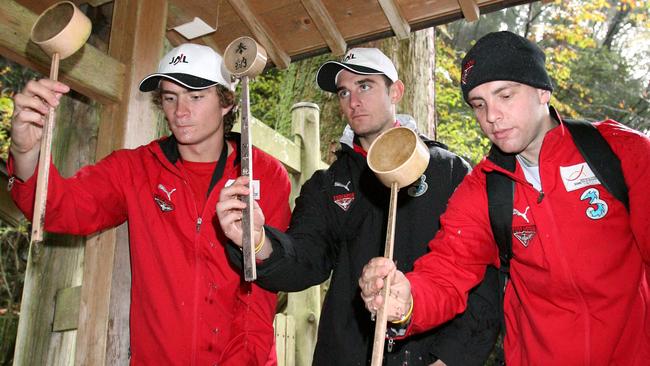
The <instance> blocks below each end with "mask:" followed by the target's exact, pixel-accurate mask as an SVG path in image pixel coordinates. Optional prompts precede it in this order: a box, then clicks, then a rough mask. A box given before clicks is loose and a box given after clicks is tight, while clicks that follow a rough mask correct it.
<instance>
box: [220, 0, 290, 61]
mask: <svg viewBox="0 0 650 366" xmlns="http://www.w3.org/2000/svg"><path fill="white" fill-rule="evenodd" d="M228 2H229V3H230V5H231V6H232V8H233V9H234V10H235V12H237V14H238V15H239V17H240V18H241V20H242V21H243V22H244V24H246V26H247V27H248V29H249V30H250V31H251V33H252V34H253V36H254V37H255V39H256V40H257V42H259V43H260V45H261V46H262V47H264V49H266V52H267V53H268V55H269V57H270V58H271V61H273V63H274V64H275V66H276V67H277V68H279V69H286V68H287V67H289V64H290V63H291V58H290V57H289V55H288V54H287V52H286V51H285V50H283V49H282V47H280V45H279V44H278V42H277V41H276V40H275V37H273V35H272V34H271V32H270V31H269V30H268V28H267V27H266V26H265V25H264V22H263V20H262V19H261V18H258V17H257V16H256V15H255V13H253V10H252V9H251V8H250V6H249V5H248V3H249V1H247V0H228ZM235 38H236V37H235Z"/></svg>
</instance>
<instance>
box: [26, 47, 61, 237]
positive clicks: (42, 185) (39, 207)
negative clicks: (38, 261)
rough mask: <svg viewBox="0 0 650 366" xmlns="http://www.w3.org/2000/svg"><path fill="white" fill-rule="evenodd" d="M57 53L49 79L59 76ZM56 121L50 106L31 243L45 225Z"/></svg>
mask: <svg viewBox="0 0 650 366" xmlns="http://www.w3.org/2000/svg"><path fill="white" fill-rule="evenodd" d="M59 60H60V57H59V53H58V52H55V53H53V54H52V64H51V65H50V79H51V80H54V81H57V79H58V78H59ZM55 123H56V111H55V109H54V107H50V109H49V112H48V114H47V120H46V121H45V124H44V125H43V135H42V137H41V151H40V156H39V158H38V177H37V180H36V196H35V202H34V217H33V220H32V237H31V240H30V248H31V247H32V244H34V243H35V244H39V243H41V242H42V241H43V227H44V225H45V206H46V201H47V185H48V180H49V177H50V161H51V156H52V135H53V134H54V125H55Z"/></svg>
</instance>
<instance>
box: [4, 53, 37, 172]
mask: <svg viewBox="0 0 650 366" xmlns="http://www.w3.org/2000/svg"><path fill="white" fill-rule="evenodd" d="M37 76H38V73H36V72H34V71H31V70H30V69H28V68H26V67H22V66H20V65H18V64H15V63H13V62H11V61H7V60H5V59H4V58H2V57H0V159H2V160H6V159H7V154H8V152H9V143H10V141H9V134H10V130H11V116H12V114H13V111H14V104H13V100H12V99H11V98H13V96H14V94H15V93H17V92H18V91H19V90H20V89H21V88H22V87H23V86H24V85H25V84H26V83H27V81H28V80H30V79H33V78H35V77H37Z"/></svg>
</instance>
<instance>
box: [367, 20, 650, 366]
mask: <svg viewBox="0 0 650 366" xmlns="http://www.w3.org/2000/svg"><path fill="white" fill-rule="evenodd" d="M544 64H545V56H544V53H543V52H542V51H541V49H539V48H538V47H537V45H535V44H534V43H532V42H530V41H529V40H527V39H525V38H523V37H520V36H517V35H515V34H513V33H510V32H496V33H490V34H488V35H486V36H485V37H483V38H482V39H480V40H479V41H478V42H477V43H476V45H475V46H474V47H473V48H472V49H471V50H470V51H469V52H468V53H467V55H466V56H465V58H464V59H463V63H462V78H461V83H462V85H461V87H462V91H463V95H464V97H465V100H466V101H467V103H468V104H469V105H470V106H471V107H472V109H473V110H474V114H475V115H476V119H477V120H478V122H479V125H480V127H481V129H482V130H483V132H484V133H485V134H486V135H487V137H488V138H489V139H490V141H492V143H493V149H492V151H491V153H490V156H489V157H488V159H484V160H483V161H482V162H481V163H480V164H478V165H477V166H476V168H475V169H474V170H473V171H472V173H471V174H470V175H469V176H467V177H466V178H465V180H464V181H463V182H462V183H461V184H460V186H459V187H458V189H457V190H456V191H455V193H454V195H453V196H452V197H451V199H450V201H449V205H448V207H447V211H446V213H445V214H444V215H443V216H442V218H441V225H442V228H441V230H440V231H439V232H438V234H437V236H436V237H435V238H434V240H432V241H431V242H430V243H429V246H430V248H431V251H430V254H428V255H426V256H424V257H422V258H420V259H419V260H418V262H416V264H415V268H414V271H413V272H411V273H408V274H406V276H405V275H404V274H403V273H401V272H399V271H395V266H394V264H393V263H391V262H390V261H387V260H385V259H384V258H375V259H373V260H371V261H370V263H369V264H368V265H367V266H366V267H365V268H364V272H363V274H362V276H361V278H360V279H359V286H360V287H361V292H362V298H363V299H364V301H365V302H366V307H367V308H368V309H369V310H370V311H376V309H377V308H379V307H380V306H382V304H383V302H384V299H383V297H382V296H381V295H380V294H379V290H380V289H381V288H382V287H383V285H384V280H385V278H386V276H387V275H388V274H389V273H393V272H394V273H395V275H394V277H393V281H392V282H391V283H392V286H393V287H391V295H392V296H395V297H397V298H399V299H400V300H401V301H402V302H407V303H408V304H410V306H411V308H410V309H411V312H409V314H411V315H410V325H409V329H408V334H414V333H418V332H421V331H423V330H426V329H428V328H430V327H433V326H436V325H437V324H440V323H441V322H444V321H445V320H447V319H449V318H451V317H453V316H454V315H455V314H456V313H458V312H461V311H463V309H464V308H465V303H466V300H467V293H468V291H469V290H470V289H471V288H472V287H474V286H475V285H476V284H477V283H478V282H479V281H480V280H481V276H482V275H483V273H484V271H485V267H486V266H488V265H494V266H499V265H500V260H499V253H498V248H497V245H496V242H495V239H494V235H493V232H492V229H491V226H490V217H489V214H488V203H487V195H486V173H490V172H499V173H501V174H503V175H505V176H507V177H508V178H509V179H510V180H512V182H513V185H514V197H513V212H512V258H511V259H510V277H509V281H508V282H507V285H506V288H505V296H504V303H503V311H504V315H505V323H506V336H505V341H504V349H505V356H506V362H507V364H508V365H510V366H516V365H647V364H648V360H650V318H649V316H650V313H648V302H649V301H650V300H649V299H650V292H649V289H648V283H647V277H646V271H647V268H648V267H647V265H646V264H647V263H650V210H648V207H650V193H649V191H648V187H647V186H648V183H649V182H650V169H649V168H650V139H649V138H648V137H647V136H645V135H643V134H641V133H639V132H636V131H634V130H631V129H628V128H626V127H625V126H623V125H621V124H619V123H617V122H614V121H612V120H606V121H603V122H598V123H595V124H594V125H595V127H596V128H597V130H598V132H599V133H600V134H601V135H602V136H603V137H604V139H605V140H606V141H607V143H608V144H609V145H610V147H611V149H612V150H613V152H614V153H615V154H616V156H617V157H618V158H619V159H620V161H621V167H622V170H623V174H624V177H625V183H626V186H627V189H628V195H629V211H628V210H627V209H626V207H625V205H624V204H623V203H622V202H621V201H619V200H618V199H616V198H615V197H614V196H613V195H612V194H611V193H610V192H609V191H608V190H607V189H605V187H604V186H603V185H602V184H601V182H600V181H599V180H598V178H596V176H595V175H594V173H593V172H592V171H591V169H590V168H589V166H588V165H587V164H586V162H585V159H584V157H583V156H582V154H581V153H580V152H579V151H578V149H577V147H576V145H575V143H574V142H573V139H572V137H571V135H570V134H569V133H568V131H567V129H566V126H565V124H564V122H563V121H562V119H561V118H560V116H559V115H558V113H557V112H556V111H555V110H554V109H553V108H552V107H550V104H549V103H550V99H551V91H552V85H551V81H550V78H549V76H548V74H547V73H546V69H545V65H544ZM495 154H501V156H511V157H512V156H514V159H516V160H515V161H516V163H515V170H514V171H510V170H508V169H504V167H503V166H501V165H499V163H497V160H494V159H493V155H495ZM396 305H397V302H396V301H392V297H389V300H388V306H389V309H388V310H389V314H390V316H389V320H394V319H396V318H399V317H400V316H401V315H402V312H403V311H402V312H400V311H397V308H396Z"/></svg>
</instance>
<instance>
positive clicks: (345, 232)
mask: <svg viewBox="0 0 650 366" xmlns="http://www.w3.org/2000/svg"><path fill="white" fill-rule="evenodd" d="M317 82H318V85H319V86H320V88H321V89H323V90H325V91H328V92H331V93H336V94H337V95H338V99H339V104H340V107H341V111H342V113H343V114H344V115H345V116H346V118H347V120H348V125H349V131H350V132H349V133H344V136H343V138H342V139H341V149H340V150H339V152H338V154H337V160H336V161H335V162H334V163H333V164H332V165H331V166H330V168H329V169H327V170H324V171H318V172H316V173H315V174H314V176H313V177H312V178H311V179H310V180H309V181H307V182H306V183H305V185H304V186H303V187H302V191H301V194H300V196H299V197H298V198H297V199H296V207H295V209H294V212H293V215H292V219H291V224H290V227H289V229H288V230H287V233H286V234H284V233H282V232H281V231H279V230H276V229H274V228H273V224H271V223H269V222H268V221H267V222H266V225H264V224H265V223H264V220H263V215H258V216H257V220H256V221H255V226H256V228H257V230H260V231H262V225H264V228H265V232H266V234H267V235H266V237H267V239H266V242H265V245H264V248H263V249H262V251H261V252H260V253H259V255H258V257H257V258H258V259H259V260H263V261H262V262H261V263H260V264H259V265H258V267H257V271H258V272H257V273H258V281H257V282H258V283H259V284H260V285H261V286H262V287H264V288H266V289H269V290H271V291H299V290H303V289H306V288H308V287H310V286H313V285H317V284H320V283H322V282H323V281H325V280H326V279H327V278H328V277H330V274H331V283H330V287H329V290H328V292H327V296H326V298H325V302H324V305H323V310H322V314H321V318H320V324H319V330H318V342H317V344H316V350H315V353H314V365H366V364H368V363H369V360H370V355H371V353H372V343H373V335H374V329H375V323H374V320H373V319H371V317H369V316H368V315H367V313H365V309H364V302H363V300H362V298H361V297H360V295H359V293H358V284H357V279H358V278H359V276H360V274H361V271H362V268H363V265H364V264H366V263H367V262H368V260H369V259H370V258H372V257H375V256H378V255H382V253H383V251H384V242H385V233H386V221H387V216H388V201H389V200H388V198H389V196H390V192H389V190H388V189H387V188H386V187H384V186H383V184H381V183H380V182H379V180H378V179H377V178H376V177H375V175H374V174H373V173H372V171H371V170H370V169H369V168H368V165H367V163H366V151H367V150H368V148H369V147H370V145H371V144H372V142H373V141H374V140H375V139H376V138H377V136H379V134H381V133H382V132H384V131H386V130H388V129H390V128H392V127H394V126H397V125H404V124H406V125H409V124H410V125H411V126H413V127H414V123H413V122H412V121H408V120H407V121H405V122H403V121H401V120H399V119H398V118H397V115H396V105H397V103H398V102H399V101H400V99H401V98H402V95H403V93H404V84H403V83H402V82H401V81H400V80H399V77H398V75H397V70H395V66H394V65H393V63H392V62H391V61H390V59H388V57H386V55H384V54H383V53H382V52H381V51H380V50H378V49H376V48H354V49H351V50H350V51H348V52H347V54H346V55H345V56H344V57H343V60H342V61H341V62H336V61H329V62H326V63H325V64H324V65H323V66H322V67H321V68H320V70H319V71H318V75H317ZM409 122H410V123H409ZM421 137H422V139H423V140H424V141H425V143H426V144H427V146H428V147H429V152H430V154H431V156H430V162H429V166H428V167H427V169H426V171H425V172H424V174H423V175H422V176H421V177H420V179H419V180H418V181H417V182H415V183H414V184H412V185H411V186H410V187H405V188H404V189H402V190H401V191H400V193H399V199H398V208H397V220H396V221H397V223H396V225H397V226H396V236H395V256H394V257H395V260H396V262H397V266H398V267H399V268H401V269H402V270H404V271H409V270H411V269H412V267H413V262H414V261H415V260H416V259H417V258H418V257H420V256H422V255H424V254H425V253H426V252H427V251H428V248H427V245H426V243H427V242H428V241H429V240H430V239H431V238H432V237H433V236H434V235H435V233H436V231H437V230H438V217H439V216H440V214H441V213H442V212H443V211H444V210H445V206H446V202H447V199H448V198H449V196H450V195H451V193H452V192H453V191H454V189H455V187H456V186H457V185H458V184H459V183H460V181H461V180H462V179H463V177H464V176H465V174H467V172H468V170H469V166H468V165H467V163H465V162H464V161H463V160H462V159H461V158H459V157H458V156H456V155H454V154H452V153H450V152H449V151H447V150H446V149H445V148H444V146H443V145H442V144H440V143H437V142H434V141H431V140H429V139H427V138H426V137H424V136H421ZM239 183H241V182H238V183H236V184H234V185H233V186H231V187H228V188H226V189H224V190H222V192H221V197H220V202H219V204H218V205H217V215H218V216H219V218H220V223H221V225H222V228H223V229H224V232H226V234H227V235H228V237H229V238H230V239H232V240H233V241H234V242H235V243H238V244H239V243H241V228H240V225H239V223H238V221H237V219H238V217H239V216H240V215H241V214H240V213H238V212H237V210H240V209H241V208H242V205H241V203H239V202H238V201H237V200H236V199H235V197H236V196H237V195H239V194H242V193H244V192H245V188H244V186H243V185H242V184H239ZM230 254H231V257H232V259H234V260H233V262H234V263H236V262H238V261H239V257H240V254H239V253H238V251H236V250H230ZM496 285H497V276H496V272H495V271H492V272H488V275H486V281H484V283H483V285H481V286H480V287H479V288H478V289H477V290H476V291H474V292H473V293H472V295H471V296H470V304H469V306H468V311H467V312H466V313H465V314H463V315H461V316H459V317H458V318H457V319H456V320H454V321H451V322H449V323H448V324H446V325H444V326H441V327H439V328H438V329H436V330H433V331H429V332H427V333H425V334H423V335H421V336H420V337H417V338H410V339H408V340H400V339H399V337H400V335H401V333H402V332H403V330H404V325H405V322H404V321H400V320H399V319H398V320H397V321H395V322H394V323H391V324H389V325H390V327H389V332H388V334H387V337H388V341H387V342H386V349H385V353H384V359H385V364H386V365H389V366H392V365H409V366H412V365H430V364H434V365H444V364H447V365H463V366H465V365H483V363H484V362H485V360H486V358H487V356H488V355H489V353H490V351H491V349H492V346H493V344H494V341H495V339H496V336H497V333H498V323H499V322H498V319H499V318H498V304H499V303H498V295H497V293H498V291H497V289H496ZM402 310H403V312H404V315H405V317H406V315H407V314H406V313H407V312H408V310H407V308H406V307H404V308H403V309H402Z"/></svg>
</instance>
